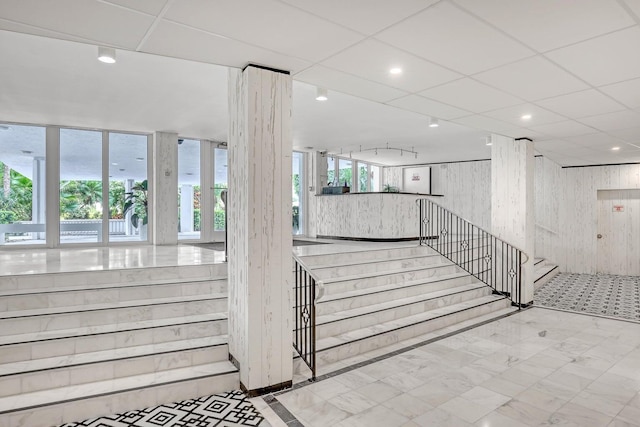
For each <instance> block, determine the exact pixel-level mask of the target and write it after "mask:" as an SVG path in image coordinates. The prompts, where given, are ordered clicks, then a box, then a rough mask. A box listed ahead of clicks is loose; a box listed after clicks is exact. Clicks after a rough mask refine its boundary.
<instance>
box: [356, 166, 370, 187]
mask: <svg viewBox="0 0 640 427" xmlns="http://www.w3.org/2000/svg"><path fill="white" fill-rule="evenodd" d="M358 172H359V173H358V175H359V176H358V180H359V181H360V182H359V183H358V191H367V178H368V174H367V167H366V166H365V167H359V168H358Z"/></svg>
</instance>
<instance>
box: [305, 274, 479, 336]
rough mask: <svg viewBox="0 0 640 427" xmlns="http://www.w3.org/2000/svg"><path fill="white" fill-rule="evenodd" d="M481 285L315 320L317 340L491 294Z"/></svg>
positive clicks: (388, 302)
mask: <svg viewBox="0 0 640 427" xmlns="http://www.w3.org/2000/svg"><path fill="white" fill-rule="evenodd" d="M491 292H492V291H491V289H490V288H489V287H488V286H486V285H485V284H483V283H472V284H469V285H463V286H458V287H455V288H447V289H443V290H437V291H433V292H429V293H424V294H419V295H415V296H411V297H407V298H400V299H395V300H387V301H384V302H381V303H379V304H374V305H367V306H363V307H358V308H353V309H349V310H344V311H340V312H336V313H332V314H327V315H323V316H318V317H317V320H316V337H317V338H319V339H321V338H326V337H331V336H335V335H340V334H343V333H346V332H349V331H352V330H356V329H361V328H365V327H368V326H373V325H376V324H378V323H384V322H388V321H392V320H396V319H400V318H403V317H407V316H412V315H415V314H420V313H423V312H425V311H429V310H433V309H436V308H440V307H444V306H447V305H453V304H457V303H460V302H463V301H469V300H472V299H475V298H480V297H483V296H486V295H489V294H491Z"/></svg>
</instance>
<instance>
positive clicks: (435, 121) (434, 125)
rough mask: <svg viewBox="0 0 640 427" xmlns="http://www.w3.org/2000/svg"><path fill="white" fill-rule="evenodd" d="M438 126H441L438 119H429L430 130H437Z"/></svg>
mask: <svg viewBox="0 0 640 427" xmlns="http://www.w3.org/2000/svg"><path fill="white" fill-rule="evenodd" d="M438 126H440V123H439V122H438V119H436V118H435V117H431V118H430V119H429V127H430V128H437V127H438Z"/></svg>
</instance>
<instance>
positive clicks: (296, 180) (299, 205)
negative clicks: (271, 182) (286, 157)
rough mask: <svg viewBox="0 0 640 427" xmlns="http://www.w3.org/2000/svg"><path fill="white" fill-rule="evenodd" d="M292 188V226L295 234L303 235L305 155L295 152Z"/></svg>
mask: <svg viewBox="0 0 640 427" xmlns="http://www.w3.org/2000/svg"><path fill="white" fill-rule="evenodd" d="M291 177H292V188H291V200H292V207H291V213H292V217H293V218H292V220H293V223H292V226H293V234H302V233H303V232H304V230H303V216H302V215H303V208H304V206H303V196H302V194H303V193H302V189H303V188H304V185H305V184H304V153H298V152H295V151H294V152H293V164H292V173H291Z"/></svg>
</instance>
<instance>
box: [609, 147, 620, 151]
mask: <svg viewBox="0 0 640 427" xmlns="http://www.w3.org/2000/svg"><path fill="white" fill-rule="evenodd" d="M611 149H612V150H613V151H618V150H619V149H620V147H611Z"/></svg>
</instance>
